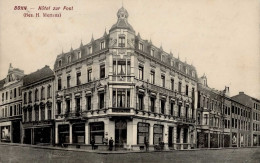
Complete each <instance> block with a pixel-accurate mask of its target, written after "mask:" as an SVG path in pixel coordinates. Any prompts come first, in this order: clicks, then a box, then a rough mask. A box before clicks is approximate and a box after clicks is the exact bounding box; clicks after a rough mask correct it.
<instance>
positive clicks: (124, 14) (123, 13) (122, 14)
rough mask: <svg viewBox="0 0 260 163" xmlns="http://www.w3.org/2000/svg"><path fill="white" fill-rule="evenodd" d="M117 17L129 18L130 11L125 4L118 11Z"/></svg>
mask: <svg viewBox="0 0 260 163" xmlns="http://www.w3.org/2000/svg"><path fill="white" fill-rule="evenodd" d="M117 17H118V18H128V12H127V10H126V9H125V8H124V7H123V6H122V7H121V8H120V9H119V10H118V11H117Z"/></svg>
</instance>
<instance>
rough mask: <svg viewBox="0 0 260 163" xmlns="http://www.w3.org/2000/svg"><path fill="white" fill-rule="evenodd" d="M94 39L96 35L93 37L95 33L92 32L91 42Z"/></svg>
mask: <svg viewBox="0 0 260 163" xmlns="http://www.w3.org/2000/svg"><path fill="white" fill-rule="evenodd" d="M93 41H94V37H93V33H92V37H91V42H93Z"/></svg>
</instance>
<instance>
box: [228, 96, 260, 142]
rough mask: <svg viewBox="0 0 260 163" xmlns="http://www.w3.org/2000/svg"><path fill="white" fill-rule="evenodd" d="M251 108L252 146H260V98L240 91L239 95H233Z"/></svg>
mask: <svg viewBox="0 0 260 163" xmlns="http://www.w3.org/2000/svg"><path fill="white" fill-rule="evenodd" d="M231 98H232V99H233V100H235V101H238V102H240V103H242V104H244V105H246V106H247V107H249V108H250V109H251V115H249V116H251V124H250V126H251V127H250V133H251V137H250V144H251V145H252V146H260V100H258V99H256V98H254V97H251V96H249V95H247V94H245V93H244V92H239V94H238V95H236V96H233V97H231Z"/></svg>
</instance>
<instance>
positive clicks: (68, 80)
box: [67, 76, 71, 88]
mask: <svg viewBox="0 0 260 163" xmlns="http://www.w3.org/2000/svg"><path fill="white" fill-rule="evenodd" d="M70 79H71V77H70V76H67V88H69V87H70Z"/></svg>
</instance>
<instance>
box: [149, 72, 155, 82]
mask: <svg viewBox="0 0 260 163" xmlns="http://www.w3.org/2000/svg"><path fill="white" fill-rule="evenodd" d="M150 80H151V83H152V84H154V80H155V75H154V71H151V79H150Z"/></svg>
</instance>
